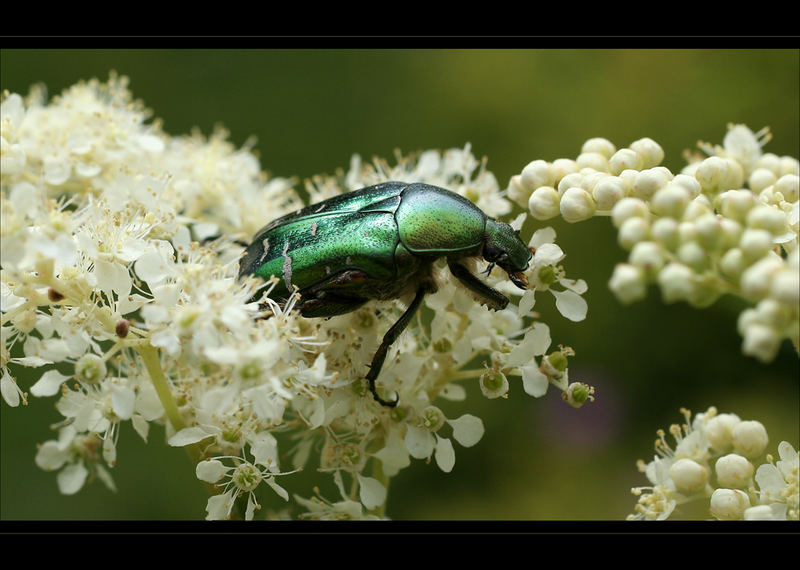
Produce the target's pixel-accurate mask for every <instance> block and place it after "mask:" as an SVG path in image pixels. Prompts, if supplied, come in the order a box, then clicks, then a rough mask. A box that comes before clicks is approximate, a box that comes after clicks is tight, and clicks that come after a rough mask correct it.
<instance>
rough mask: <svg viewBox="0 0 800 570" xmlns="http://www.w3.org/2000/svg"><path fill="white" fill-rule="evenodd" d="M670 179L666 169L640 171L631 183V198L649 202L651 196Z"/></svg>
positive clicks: (657, 168)
mask: <svg viewBox="0 0 800 570" xmlns="http://www.w3.org/2000/svg"><path fill="white" fill-rule="evenodd" d="M671 178H672V176H671V174H670V172H669V171H668V170H667V169H666V168H662V167H655V168H649V169H647V170H642V171H641V172H639V174H638V175H637V176H636V180H635V181H634V183H633V196H635V197H636V198H641V199H642V200H650V199H651V198H652V197H653V195H654V194H655V193H656V192H657V191H658V190H660V189H661V188H664V187H665V186H666V185H667V183H668V182H669V181H670V179H671Z"/></svg>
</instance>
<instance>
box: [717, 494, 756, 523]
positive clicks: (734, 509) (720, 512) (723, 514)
mask: <svg viewBox="0 0 800 570" xmlns="http://www.w3.org/2000/svg"><path fill="white" fill-rule="evenodd" d="M749 506H750V499H749V498H748V496H747V494H746V493H745V492H743V491H740V490H738V489H715V490H714V492H713V493H712V494H711V514H712V515H714V518H716V519H719V520H723V521H733V520H741V519H742V518H743V517H744V511H745V509H747V508H748V507H749Z"/></svg>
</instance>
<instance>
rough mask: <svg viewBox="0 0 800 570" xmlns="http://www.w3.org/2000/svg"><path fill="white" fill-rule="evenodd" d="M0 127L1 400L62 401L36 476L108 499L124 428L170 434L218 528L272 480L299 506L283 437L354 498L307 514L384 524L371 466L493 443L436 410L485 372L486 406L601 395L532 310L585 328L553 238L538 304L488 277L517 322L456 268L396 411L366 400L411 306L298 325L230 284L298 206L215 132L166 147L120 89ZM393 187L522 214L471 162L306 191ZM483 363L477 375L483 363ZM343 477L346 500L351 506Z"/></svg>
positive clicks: (409, 345)
mask: <svg viewBox="0 0 800 570" xmlns="http://www.w3.org/2000/svg"><path fill="white" fill-rule="evenodd" d="M0 116H1V117H0V123H1V125H0V128H1V129H2V132H0V137H2V140H0V143H2V148H1V149H0V150H1V151H2V155H1V157H2V161H3V162H2V165H3V168H2V172H1V173H0V178H1V180H2V193H0V200H2V204H1V205H2V208H0V215H2V225H0V237H2V240H0V261H1V263H0V267H2V270H0V294H2V329H1V330H2V352H0V356H1V357H2V358H0V366H1V367H2V371H1V376H0V377H1V378H2V380H1V381H0V388H1V389H2V394H3V399H4V400H5V401H6V402H7V403H9V404H11V405H18V404H19V402H20V401H23V402H24V401H25V398H26V394H27V393H28V392H26V391H25V390H28V391H29V393H30V394H31V395H33V396H35V397H37V398H47V397H56V398H57V399H58V400H57V404H56V409H57V410H58V411H59V412H60V413H61V414H62V415H63V417H64V421H63V422H62V424H60V429H61V431H60V436H59V439H58V440H53V441H49V442H45V443H44V444H43V445H42V447H41V450H40V453H39V454H38V455H37V464H38V465H40V466H41V467H43V468H48V469H52V470H54V471H57V472H58V476H57V477H58V484H59V487H60V489H61V490H62V492H69V493H73V492H76V491H78V490H79V489H80V488H82V487H83V486H84V485H85V484H86V483H87V482H89V481H91V480H92V479H93V478H101V479H102V480H103V481H104V482H105V483H106V484H107V485H109V486H111V487H113V481H112V480H111V478H110V476H109V475H108V473H109V472H108V470H107V469H106V467H110V466H113V465H114V464H115V462H116V461H118V460H122V457H123V454H122V448H123V447H124V442H121V441H120V436H119V434H120V426H121V425H122V424H124V423H126V422H130V423H131V424H132V426H133V427H134V430H135V431H136V432H137V433H138V434H139V436H140V437H142V439H143V440H145V441H147V439H148V437H149V436H150V434H151V433H152V432H151V430H150V426H151V424H161V425H164V426H165V428H166V429H165V433H166V438H167V441H168V442H169V444H170V445H172V446H174V447H182V448H184V449H186V450H187V453H189V455H190V456H191V457H192V458H193V459H195V460H196V464H197V472H196V475H197V476H198V478H199V479H201V480H202V481H205V482H208V483H212V484H215V485H220V490H221V493H220V494H218V495H215V496H213V497H212V498H211V499H210V500H209V502H208V504H207V512H208V516H209V518H227V517H229V516H233V515H234V514H236V515H237V516H238V515H240V514H241V515H242V516H244V518H253V517H254V516H255V514H256V511H257V510H258V508H259V505H258V504H257V502H256V500H255V495H254V489H255V488H256V487H257V486H258V485H259V484H260V483H261V482H266V483H267V484H269V485H271V486H273V489H275V491H276V492H277V493H278V494H279V495H280V496H282V497H284V498H288V494H287V493H286V492H285V491H283V489H282V488H281V487H280V486H278V485H277V484H276V483H275V477H277V476H278V475H281V476H282V475H288V474H289V473H292V472H294V471H291V472H288V473H281V472H279V471H278V470H277V457H278V442H277V440H276V439H275V437H274V433H277V432H278V431H281V432H287V431H288V432H291V441H292V442H293V447H292V448H291V449H290V450H289V451H286V450H281V451H286V454H287V455H288V456H289V457H291V460H292V463H293V468H294V470H296V469H299V468H301V467H303V466H304V465H305V464H306V463H308V462H309V461H312V454H313V453H320V456H319V458H318V461H319V464H320V465H321V466H322V467H323V469H324V470H325V471H326V472H331V473H332V474H333V477H334V480H335V481H336V482H337V486H339V488H340V492H341V493H342V498H343V501H340V502H336V503H330V502H325V501H311V502H307V501H305V500H302V501H301V500H300V499H298V502H301V504H304V505H306V506H307V507H309V510H310V511H312V516H319V517H323V518H325V517H332V518H336V517H338V516H347V517H350V518H356V517H365V516H371V515H365V514H364V509H366V510H367V511H373V510H374V511H379V510H380V509H381V507H382V505H383V504H384V503H385V501H386V486H385V484H384V483H383V482H381V481H379V480H378V479H377V478H372V477H369V476H366V475H365V474H364V472H365V470H366V469H369V468H370V467H369V466H370V465H372V464H374V463H375V462H380V464H381V465H380V468H381V470H382V472H383V473H384V474H386V475H387V476H389V477H391V476H393V475H395V474H396V473H397V472H399V471H400V470H401V469H404V468H406V467H408V466H409V465H410V464H411V463H412V459H424V460H429V459H430V458H432V457H433V458H435V459H436V462H437V464H438V465H439V467H440V468H442V469H443V470H445V471H450V470H452V469H453V467H454V465H455V447H454V445H453V442H452V440H455V441H456V442H457V443H458V444H460V445H461V446H464V447H468V446H471V445H474V444H476V443H477V442H478V441H479V440H480V439H481V437H482V435H483V433H484V427H483V422H482V420H480V418H477V417H475V416H473V415H471V414H469V413H461V414H460V415H458V416H457V417H455V418H446V417H445V416H444V415H443V414H442V413H441V409H440V408H439V407H438V406H437V402H436V400H437V398H446V399H449V400H451V401H454V402H464V399H465V398H466V391H465V390H464V386H463V382H464V381H466V380H475V379H479V380H478V381H479V382H481V380H480V377H481V375H482V374H483V373H484V371H485V370H492V371H496V373H497V374H498V375H499V376H498V377H497V378H499V379H500V380H499V382H498V381H494V380H496V379H494V380H493V381H492V382H483V383H482V385H483V386H484V388H485V389H486V390H488V392H487V394H491V395H493V396H496V395H507V394H508V393H509V392H511V391H512V385H513V382H515V381H516V379H517V378H519V377H521V379H522V384H523V388H524V391H525V392H527V393H529V394H533V395H535V396H537V397H539V396H542V395H544V394H545V392H546V390H547V388H548V386H549V385H550V384H552V385H554V386H556V387H557V388H558V389H559V390H561V391H562V392H563V393H564V395H565V399H566V400H567V401H568V403H570V405H580V404H582V403H583V402H585V401H590V400H591V387H587V386H584V385H582V384H580V383H572V384H571V385H570V384H569V381H568V367H567V356H572V355H573V354H574V352H573V351H572V349H569V348H567V347H560V348H559V349H556V350H553V349H550V344H551V339H550V335H549V328H548V327H547V325H546V324H545V323H543V322H541V320H539V316H538V315H537V314H535V313H533V312H532V310H531V309H532V308H533V305H534V296H533V292H534V291H535V290H538V291H549V292H550V293H549V294H550V295H553V299H554V303H555V306H556V308H557V309H558V311H559V312H560V313H561V314H562V315H563V316H564V317H566V318H568V319H570V320H573V321H578V320H581V319H583V318H585V315H586V311H587V307H586V303H585V301H584V300H583V298H582V297H581V295H582V294H583V293H584V292H585V291H586V288H587V286H586V284H585V282H583V281H582V280H580V279H570V278H567V276H566V270H565V268H564V263H563V261H564V258H565V256H566V254H565V252H564V251H563V250H562V249H561V248H560V247H559V246H558V245H556V243H555V233H554V232H552V230H542V231H540V232H537V234H535V235H534V236H533V238H532V239H531V242H530V243H531V245H532V246H533V247H536V248H537V252H536V254H535V256H534V260H533V263H532V264H531V268H530V269H529V271H528V276H529V280H530V281H531V282H532V289H531V290H530V291H529V292H528V293H530V294H526V296H522V297H520V292H519V291H518V290H517V289H516V288H515V287H513V286H512V285H510V284H509V283H508V279H507V278H506V276H504V275H502V274H501V272H500V271H494V274H492V275H489V276H487V281H488V282H489V283H490V284H491V286H493V287H496V288H497V289H498V290H501V291H503V292H504V293H507V294H508V295H509V296H512V295H515V296H516V297H512V303H514V304H511V305H509V307H508V308H506V309H504V310H500V311H490V310H487V309H486V308H485V307H482V306H480V305H479V304H477V303H475V300H474V298H473V297H472V296H471V295H470V294H469V292H468V291H465V289H464V288H463V287H460V286H458V285H457V284H456V283H454V280H453V279H450V278H449V277H450V276H449V275H448V269H447V268H446V265H444V264H440V265H439V266H437V267H435V268H434V272H435V274H436V275H437V281H438V282H439V283H440V287H439V290H438V291H437V292H436V293H435V294H431V295H428V296H427V297H426V299H425V303H424V307H423V311H430V312H432V313H433V320H432V325H431V329H430V331H427V330H426V329H425V328H423V327H421V326H418V325H417V323H416V322H414V323H412V324H411V325H410V326H409V328H408V329H407V330H406V332H405V333H404V334H403V335H402V336H401V337H400V338H399V339H398V340H397V341H396V342H395V343H393V345H392V348H391V350H390V351H389V354H388V355H387V358H386V363H385V366H384V368H383V371H382V374H381V376H380V378H379V379H378V385H379V388H380V389H382V390H385V391H387V392H389V393H391V392H394V393H396V394H398V396H399V397H400V401H401V405H399V406H398V407H397V408H395V409H391V410H390V409H388V408H386V407H383V406H381V405H379V404H378V403H377V402H375V401H374V400H373V398H372V397H371V395H370V394H369V391H368V390H367V388H366V385H365V382H364V375H365V372H366V370H367V366H368V364H369V363H370V361H371V358H372V356H373V355H374V353H375V350H376V349H377V346H378V344H379V342H380V339H381V337H382V335H383V334H385V332H386V331H387V330H388V329H389V327H390V326H392V324H393V323H394V322H396V320H397V318H398V317H399V315H400V314H401V313H402V311H404V310H405V305H404V302H405V301H406V300H394V301H383V302H375V303H370V304H368V305H366V306H365V307H363V308H362V309H359V310H358V311H354V312H352V313H348V314H345V315H340V316H337V317H334V318H331V319H328V320H322V319H304V318H302V317H301V316H299V315H298V314H297V312H296V311H294V310H293V308H294V307H295V304H296V303H297V297H296V296H294V297H292V298H291V299H289V300H288V301H286V302H285V303H283V304H282V305H280V306H279V305H278V303H277V302H276V301H274V300H272V299H269V298H267V297H265V295H268V294H269V292H270V290H271V284H270V283H268V282H266V283H265V282H261V281H260V280H257V279H254V278H246V279H242V280H241V281H240V280H239V279H238V261H239V257H240V255H241V252H242V248H241V246H240V245H239V243H238V241H240V240H246V239H249V238H250V236H252V235H253V234H254V233H256V231H257V230H258V229H259V228H260V227H262V226H263V225H264V224H265V223H266V222H267V221H269V220H271V219H275V218H277V217H279V216H280V215H283V214H285V213H287V212H290V211H293V210H295V209H298V208H299V207H301V206H302V205H303V203H302V201H301V200H300V198H299V194H298V193H297V192H296V191H295V190H294V189H293V188H292V184H291V181H289V180H286V179H281V178H269V177H267V176H266V175H265V174H264V173H263V172H262V171H261V166H260V164H259V162H258V160H257V159H256V157H255V156H254V154H253V152H252V142H250V141H248V142H247V143H245V145H244V146H243V147H242V148H235V147H234V146H233V145H232V144H230V143H229V142H228V141H227V140H226V139H227V133H226V132H225V131H224V130H223V129H218V130H216V131H215V132H214V133H213V134H212V135H211V136H209V137H205V136H203V135H201V134H199V133H198V132H195V133H192V134H191V135H189V136H170V135H168V134H167V133H165V132H164V131H163V130H162V126H161V123H160V121H158V120H152V119H151V112H150V111H149V110H148V109H146V108H145V106H144V105H143V104H142V103H141V102H140V101H136V100H134V99H133V97H132V95H131V92H130V91H129V89H128V81H127V79H126V78H123V77H118V76H116V75H113V74H112V76H111V77H110V78H109V80H108V81H107V82H105V83H102V82H100V81H97V80H92V81H88V82H82V83H79V84H77V85H75V86H73V87H71V88H69V89H67V90H65V91H64V92H63V93H62V94H60V95H59V96H56V97H54V98H52V99H50V100H47V98H46V97H45V91H44V89H42V88H36V89H34V90H32V92H31V94H30V95H29V96H28V97H27V98H23V97H21V96H19V95H13V94H8V95H6V96H4V98H3V100H2V103H0ZM610 153H611V148H610V147H609V146H608V143H604V142H602V141H594V142H593V143H592V144H591V145H588V146H587V148H586V151H585V153H584V156H583V157H582V158H581V161H580V163H581V164H586V165H594V166H601V165H604V164H605V163H606V162H607V159H608V156H609V154H610ZM541 166H542V165H540V164H539V165H533V166H531V167H530V168H529V169H528V170H527V171H526V173H525V180H526V184H530V183H531V180H541V181H543V182H547V183H549V184H552V185H554V186H556V187H558V185H559V183H560V182H561V180H562V179H563V178H565V177H566V176H568V175H571V174H575V173H577V172H578V170H579V168H578V163H577V162H575V161H569V160H567V161H555V162H553V163H552V164H548V165H546V167H545V168H540V167H541ZM390 179H392V180H406V181H409V182H415V181H420V182H426V183H428V184H435V185H438V186H443V187H446V188H448V189H450V190H452V191H454V192H457V193H459V194H460V195H462V196H465V197H466V198H468V199H469V200H471V201H473V202H474V203H476V204H477V205H478V206H479V207H480V208H481V209H482V210H483V211H484V212H485V213H486V214H487V215H489V216H492V217H504V216H507V215H508V214H510V213H511V208H512V200H514V201H517V202H519V201H520V200H521V201H522V202H525V203H526V202H527V201H528V198H529V196H528V195H527V194H525V195H519V196H517V195H512V194H513V193H512V192H511V191H505V190H503V189H501V188H500V186H499V185H498V183H497V180H496V178H495V177H494V175H493V174H492V173H491V172H490V171H489V170H488V169H487V161H486V160H485V159H483V160H478V159H476V158H475V156H473V154H472V152H471V148H470V146H469V145H466V146H464V147H461V148H455V149H448V150H445V151H435V150H429V151H424V152H422V153H418V154H415V155H410V156H405V157H404V156H400V155H398V157H397V160H396V163H391V164H390V163H389V162H388V161H384V160H375V161H373V162H372V163H371V164H363V163H362V161H361V159H360V157H358V156H354V157H353V158H352V160H351V163H350V168H349V170H348V171H347V172H343V173H342V174H341V176H336V177H325V176H318V177H314V178H313V179H311V180H310V181H308V182H307V184H306V190H307V192H308V194H309V196H310V198H311V200H312V201H317V200H320V199H324V198H328V197H331V196H334V195H338V194H340V193H342V192H345V191H349V190H354V189H357V188H362V187H365V186H369V185H372V184H376V183H379V182H383V181H386V180H390ZM581 188H583V187H581ZM581 192H585V193H586V194H587V195H590V194H591V188H590V187H588V186H587V187H586V188H583V189H582V190H581ZM581 196H582V195H581ZM583 199H584V204H583V205H584V206H592V202H591V201H590V200H586V199H585V197H584V198H583ZM578 205H580V204H578ZM523 221H524V216H521V217H518V218H517V219H516V220H515V221H514V227H515V228H516V229H520V228H521V227H522V223H523ZM475 271H476V273H477V272H478V271H479V270H478V269H477V268H476V269H475ZM516 301H518V302H519V305H520V307H517V306H515V304H516V303H515V302H516ZM12 350H13V351H14V355H13V356H12ZM480 359H483V361H484V362H485V363H486V364H485V366H484V368H483V369H480V368H477V367H476V368H475V369H472V368H470V366H471V364H470V363H473V362H477V361H479V360H480ZM64 363H69V364H70V365H72V370H70V372H69V374H66V373H65V372H66V368H65V367H63V366H62V365H63V364H64ZM18 367H27V368H31V369H33V370H35V374H36V379H35V380H34V382H33V383H32V385H31V386H30V387H29V388H28V387H27V386H25V387H21V386H17V384H16V381H15V377H14V375H13V373H14V371H15V370H16V369H17V368H18ZM484 380H485V379H484ZM570 386H571V387H570ZM462 405H466V404H462ZM320 450H321V451H320ZM248 454H249V455H248ZM251 456H252V459H249V457H251ZM104 466H105V467H104ZM342 477H350V478H351V479H352V481H351V483H352V485H351V489H355V490H356V491H355V492H351V493H350V494H345V493H344V484H343V482H342ZM244 495H246V496H247V497H246V500H245V501H244V505H243V513H238V511H234V510H233V509H234V506H235V501H236V500H237V498H238V497H240V496H242V497H243V496H244Z"/></svg>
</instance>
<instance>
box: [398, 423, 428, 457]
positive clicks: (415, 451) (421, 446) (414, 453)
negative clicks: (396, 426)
mask: <svg viewBox="0 0 800 570" xmlns="http://www.w3.org/2000/svg"><path fill="white" fill-rule="evenodd" d="M434 441H435V440H434V439H433V435H432V434H431V432H429V431H428V430H426V429H422V428H418V427H415V426H408V430H407V431H406V436H405V443H406V449H408V453H410V454H411V457H414V458H416V459H427V458H428V457H430V456H431V453H433V445H434Z"/></svg>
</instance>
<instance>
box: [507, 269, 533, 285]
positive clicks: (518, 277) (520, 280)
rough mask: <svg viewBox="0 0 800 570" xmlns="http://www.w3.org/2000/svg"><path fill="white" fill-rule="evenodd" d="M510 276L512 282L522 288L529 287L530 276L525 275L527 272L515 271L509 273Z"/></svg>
mask: <svg viewBox="0 0 800 570" xmlns="http://www.w3.org/2000/svg"><path fill="white" fill-rule="evenodd" d="M508 278H509V279H511V282H512V283H513V284H514V285H516V286H517V287H519V288H520V289H527V288H528V278H527V277H525V274H524V273H523V272H522V271H515V272H514V273H509V274H508Z"/></svg>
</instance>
